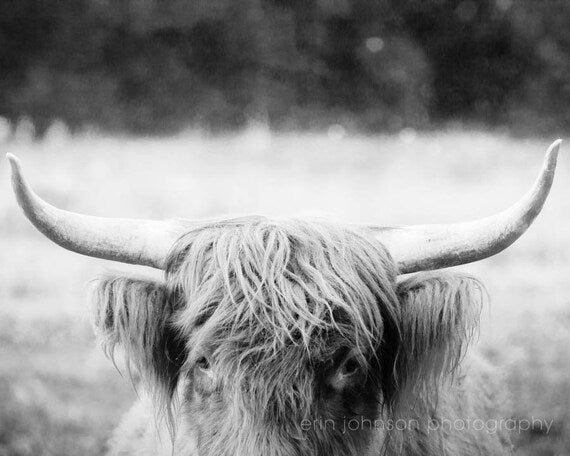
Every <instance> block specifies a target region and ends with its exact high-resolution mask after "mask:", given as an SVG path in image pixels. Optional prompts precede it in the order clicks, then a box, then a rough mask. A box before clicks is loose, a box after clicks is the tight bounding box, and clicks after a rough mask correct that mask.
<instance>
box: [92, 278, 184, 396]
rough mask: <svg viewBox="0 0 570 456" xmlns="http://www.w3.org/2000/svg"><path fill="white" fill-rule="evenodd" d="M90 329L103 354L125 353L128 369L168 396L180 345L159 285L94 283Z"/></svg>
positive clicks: (115, 280)
mask: <svg viewBox="0 0 570 456" xmlns="http://www.w3.org/2000/svg"><path fill="white" fill-rule="evenodd" d="M93 297H94V299H93V304H94V309H93V310H94V312H93V314H94V325H95V329H96V332H97V334H98V336H99V339H100V340H101V343H102V346H103V349H104V350H105V352H106V353H107V355H108V356H109V357H111V358H112V359H114V358H113V357H114V355H115V352H116V350H117V348H119V347H120V348H121V349H122V351H123V352H124V354H125V357H126V362H127V369H128V370H129V373H131V376H132V374H133V372H136V373H137V374H138V375H140V377H141V379H142V380H143V381H145V383H146V384H147V386H149V387H150V388H151V389H153V390H155V391H156V392H163V393H165V394H167V395H172V393H173V391H174V389H175V387H176V383H177V381H178V375H179V370H180V367H181V365H182V363H183V353H184V348H183V344H182V343H181V342H180V341H179V337H178V336H177V333H176V332H175V331H174V330H173V328H172V326H171V317H172V312H173V309H172V304H171V303H170V302H169V299H168V294H167V290H166V286H165V284H164V283H163V282H160V281H154V280H150V279H146V278H144V279H141V278H131V277H122V276H117V277H113V276H109V277H103V278H101V279H99V280H97V281H95V289H94V296H93Z"/></svg>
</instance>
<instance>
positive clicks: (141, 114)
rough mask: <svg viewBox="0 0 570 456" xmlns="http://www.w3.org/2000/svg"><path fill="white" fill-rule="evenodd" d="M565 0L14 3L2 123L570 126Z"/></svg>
mask: <svg viewBox="0 0 570 456" xmlns="http://www.w3.org/2000/svg"><path fill="white" fill-rule="evenodd" d="M568 24H570V2H567V1H564V0H558V1H555V0H552V1H547V0H541V1H537V0H478V1H473V0H463V1H461V0H192V1H188V0H184V1H183V0H2V1H1V2H0V70H1V71H0V116H3V117H4V118H6V119H8V120H9V121H10V122H11V123H13V124H15V123H17V122H18V120H19V119H21V118H23V117H25V118H28V119H30V120H31V121H32V122H33V124H34V126H35V128H36V134H37V135H38V136H41V135H42V134H43V133H45V131H46V130H47V129H48V128H49V125H50V124H51V122H52V121H53V120H54V119H58V120H60V121H63V122H65V123H66V124H67V125H68V126H69V127H70V128H71V129H72V130H78V129H81V128H82V127H84V126H91V127H97V128H100V129H102V130H106V131H127V132H131V133H169V132H174V131H178V130H180V129H183V128H186V127H188V126H197V127H201V128H205V129H207V130H210V131H224V130H231V129H239V128H242V127H244V126H246V125H247V124H248V123H249V122H252V121H254V122H263V123H267V124H269V125H270V126H271V128H274V129H278V130H290V129H321V128H326V127H328V126H329V125H331V124H340V125H343V126H344V127H346V128H349V129H355V130H359V131H365V132H371V131H395V130H398V129H401V128H403V127H408V126H409V127H414V128H428V127H430V126H433V125H439V124H441V123H445V122H447V121H450V120H454V121H461V122H468V123H475V124H478V125H486V126H497V125H506V126H511V127H514V128H515V129H519V130H520V131H527V132H528V131H530V132H538V133H539V132H545V131H552V130H561V129H564V128H565V127H566V129H567V127H568V125H569V121H570V102H569V101H570V71H569V70H570V53H569V52H568V49H570V27H569V26H568Z"/></svg>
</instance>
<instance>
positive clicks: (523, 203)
mask: <svg viewBox="0 0 570 456" xmlns="http://www.w3.org/2000/svg"><path fill="white" fill-rule="evenodd" d="M561 142H562V141H561V140H560V139H559V140H557V141H555V142H554V143H552V145H551V146H550V147H549V149H548V151H547V152H546V157H545V159H544V164H543V167H542V170H541V171H540V174H539V176H538V179H537V180H536V182H535V184H534V186H533V187H532V188H531V189H530V191H529V192H528V193H527V194H526V195H524V196H523V197H522V198H521V199H520V200H519V201H518V202H516V203H515V204H513V205H512V206H511V207H510V208H508V209H506V210H505V211H503V212H500V213H498V214H495V215H492V216H490V217H487V218H483V219H480V220H474V221H471V222H462V223H453V224H448V225H418V226H406V227H395V228H392V227H370V228H371V229H372V230H373V231H375V232H376V237H377V239H378V240H379V241H380V242H382V243H383V244H384V245H385V246H386V247H387V248H388V250H389V251H390V252H391V254H392V256H393V257H394V259H395V260H396V262H397V264H398V267H399V270H400V272H401V273H410V272H417V271H425V270H430V269H438V268H445V267H449V266H457V265H460V264H465V263H471V262H473V261H478V260H482V259H484V258H487V257H490V256H492V255H495V254H497V253H499V252H500V251H502V250H504V249H506V248H507V247H508V246H509V245H511V244H512V243H513V242H515V241H516V240H517V239H518V238H519V237H520V236H521V235H522V234H523V233H524V232H525V231H526V230H527V229H528V227H529V226H530V224H531V223H532V222H533V221H534V219H535V218H536V216H537V215H538V214H539V212H540V210H541V209H542V206H543V205H544V202H545V201H546V197H547V196H548V192H549V191H550V187H551V186H552V180H553V179H554V171H555V169H556V161H557V158H558V150H559V149H560V143H561Z"/></svg>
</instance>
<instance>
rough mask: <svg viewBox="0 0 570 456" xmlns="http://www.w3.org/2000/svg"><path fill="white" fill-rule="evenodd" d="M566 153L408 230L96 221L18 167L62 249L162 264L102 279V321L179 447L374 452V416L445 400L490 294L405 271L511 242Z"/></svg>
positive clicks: (42, 223)
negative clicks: (469, 215) (477, 202)
mask: <svg viewBox="0 0 570 456" xmlns="http://www.w3.org/2000/svg"><path fill="white" fill-rule="evenodd" d="M558 147H559V143H558V142H557V143H555V144H553V146H551V148H550V149H549V152H548V154H547V157H546V161H545V165H544V168H543V170H542V172H541V174H540V176H539V179H538V181H537V183H536V184H535V186H534V187H533V189H532V190H531V192H529V194H527V195H526V196H525V197H524V198H523V199H522V200H521V201H519V202H518V203H517V204H515V205H514V206H513V207H511V208H510V209H508V210H507V211H504V212H503V213H500V214H498V215H496V216H493V217H490V218H487V219H483V220H479V221H474V222H468V223H460V224H455V225H449V226H420V227H405V228H383V227H365V228H361V229H357V228H349V227H341V226H335V225H331V224H328V223H325V222H321V221H306V220H291V221H272V220H268V219H265V218H262V217H248V218H242V219H234V220H226V221H218V222H208V223H206V222H204V223H198V222H184V221H177V222H148V221H138V220H109V219H101V218H94V217H87V216H82V215H78V214H72V213H67V212H63V211H61V210H59V209H56V208H54V207H52V206H49V205H47V204H46V203H45V202H43V201H42V200H40V199H39V198H38V197H37V196H36V195H35V194H34V193H33V192H32V191H31V190H30V189H29V187H28V186H27V185H26V183H25V181H24V180H23V177H22V175H21V172H20V168H19V165H18V163H17V162H16V161H15V159H12V164H13V170H14V187H15V190H16V194H17V196H18V200H19V202H20V204H21V206H22V207H23V209H24V211H25V212H26V214H27V215H28V217H29V218H30V220H31V221H32V222H33V223H34V224H35V225H36V226H37V227H38V228H39V229H40V230H41V231H42V232H43V233H44V234H46V235H47V236H48V237H50V238H51V239H52V240H54V241H56V242H57V243H59V244H60V245H62V246H64V247H66V248H69V249H71V250H73V251H76V252H79V253H83V254H88V255H91V256H96V257H103V258H110V259H115V260H119V261H123V262H129V263H137V264H146V265H152V266H156V267H160V268H162V269H164V271H165V275H164V279H163V280H162V281H151V280H148V279H137V278H130V277H125V276H119V277H107V278H104V279H101V280H100V281H99V283H98V286H97V293H96V299H95V304H96V306H95V307H96V309H95V315H96V318H95V322H96V327H97V329H98V332H99V334H100V336H101V338H102V340H103V343H104V346H105V348H106V349H107V351H108V352H109V353H110V354H112V353H114V350H115V348H117V347H121V348H122V349H124V351H125V353H126V356H127V360H128V362H129V365H130V366H131V367H134V368H135V369H136V370H137V372H138V374H140V376H141V377H142V379H143V380H144V382H145V384H146V386H147V388H148V389H149V391H151V393H152V397H153V398H154V399H155V403H156V407H157V410H159V411H161V412H164V413H163V414H162V415H163V416H166V417H167V421H168V423H169V424H170V426H171V430H172V432H173V435H175V437H176V439H179V440H180V441H182V442H184V441H187V442H192V445H193V446H195V447H197V449H198V454H200V455H204V456H209V455H212V456H213V455H216V456H226V455H227V456H229V455H234V454H247V455H252V456H255V455H269V456H301V455H309V454H311V455H317V456H319V455H323V456H324V455H368V454H370V455H372V454H377V452H378V450H379V449H380V448H382V447H384V448H387V446H388V445H390V440H391V439H392V438H393V436H392V435H391V432H390V431H389V430H387V428H386V427H385V426H382V425H381V424H379V423H378V422H377V420H378V419H386V418H387V417H391V416H392V417H393V416H399V414H401V413H405V410H406V409H408V408H410V407H415V406H417V404H416V403H415V402H422V401H424V402H426V403H427V402H428V401H434V400H435V401H437V397H436V396H437V391H438V385H440V384H441V382H442V381H443V380H445V379H447V378H449V377H452V376H453V373H454V371H455V368H456V367H457V365H458V363H459V361H460V359H461V356H462V354H463V352H464V349H465V347H466V345H467V343H468V342H469V339H470V337H471V335H472V334H473V332H474V331H475V329H476V326H477V320H478V314H479V310H480V305H481V301H482V297H483V295H484V292H483V289H482V286H481V285H480V284H479V283H478V282H477V281H476V280H474V279H471V278H469V277H465V276H461V275H456V274H445V273H441V272H435V273H425V272H420V273H419V274H416V275H414V276H411V278H404V279H402V278H401V277H399V274H401V273H403V272H406V273H409V272H418V271H422V270H426V269H435V268H441V267H444V266H448V265H456V264H461V263H465V262H469V261H476V260H478V259H481V258H485V257H487V256H490V255H493V254H495V253H497V252H498V251H500V250H502V249H504V248H506V247H507V246H508V245H510V244H511V243H512V242H514V240H516V238H518V237H519V236H520V235H521V234H522V233H523V232H524V231H525V230H526V228H527V227H528V226H529V224H530V223H531V222H532V220H533V219H534V218H535V217H536V215H537V214H538V212H539V211H540V208H541V207H542V204H543V203H544V200H545V198H546V196H547V194H548V191H549V188H550V185H551V183H552V178H553V174H554V168H555V164H556V156H557V152H558ZM181 445H184V444H183V443H182V444H181ZM181 448H182V447H181Z"/></svg>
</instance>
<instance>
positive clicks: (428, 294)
mask: <svg viewBox="0 0 570 456" xmlns="http://www.w3.org/2000/svg"><path fill="white" fill-rule="evenodd" d="M398 295H399V300H400V305H401V313H400V324H399V328H400V335H399V339H400V340H399V344H398V345H399V349H398V350H397V355H396V359H395V361H394V375H395V377H396V378H395V382H396V384H397V385H398V390H400V391H406V392H410V391H413V392H415V393H418V394H422V393H424V394H429V393H430V392H437V391H438V390H439V388H438V386H440V385H441V382H443V381H446V380H449V379H450V378H452V377H453V375H454V374H455V372H456V371H457V367H458V365H459V363H460V362H461V360H462V357H463V355H464V353H465V350H466V348H467V346H468V345H469V342H470V341H471V340H472V338H473V336H474V335H475V333H476V332H477V330H478V327H479V316H480V313H481V308H482V305H483V302H484V301H485V300H486V298H487V292H486V290H485V288H484V286H483V285H482V284H481V283H480V282H479V281H478V280H477V279H474V278H472V277H470V276H467V275H461V274H451V273H446V272H430V273H419V274H416V275H414V276H411V277H409V278H406V279H404V280H403V281H401V282H400V283H399V284H398ZM413 396H415V395H413ZM408 397H410V396H408ZM416 397H417V396H416Z"/></svg>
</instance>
